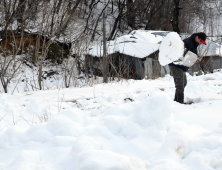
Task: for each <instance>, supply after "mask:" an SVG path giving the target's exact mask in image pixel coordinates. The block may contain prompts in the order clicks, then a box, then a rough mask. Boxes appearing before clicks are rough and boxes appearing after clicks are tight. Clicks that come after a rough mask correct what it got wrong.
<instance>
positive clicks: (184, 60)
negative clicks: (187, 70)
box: [173, 51, 198, 67]
mask: <svg viewBox="0 0 222 170" xmlns="http://www.w3.org/2000/svg"><path fill="white" fill-rule="evenodd" d="M197 58H198V56H197V55H196V54H194V53H193V52H191V51H188V52H187V53H186V55H185V56H184V57H181V58H179V59H178V60H177V61H174V62H173V63H174V64H177V65H183V66H186V67H190V66H192V65H194V63H195V62H196V61H197Z"/></svg>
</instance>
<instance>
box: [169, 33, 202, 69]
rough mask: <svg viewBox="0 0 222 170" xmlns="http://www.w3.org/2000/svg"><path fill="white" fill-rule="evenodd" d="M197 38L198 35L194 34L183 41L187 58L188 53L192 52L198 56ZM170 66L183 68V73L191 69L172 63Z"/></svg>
mask: <svg viewBox="0 0 222 170" xmlns="http://www.w3.org/2000/svg"><path fill="white" fill-rule="evenodd" d="M195 37H196V34H192V35H191V36H190V37H188V38H186V39H184V40H183V42H184V48H185V50H184V54H183V56H185V55H186V53H187V52H188V51H191V52H193V53H195V54H196V55H197V47H198V45H199V44H198V43H197V42H196V41H195ZM169 65H170V66H175V67H178V68H181V69H182V70H183V71H187V70H188V69H189V67H186V66H183V65H176V64H174V63H170V64H169Z"/></svg>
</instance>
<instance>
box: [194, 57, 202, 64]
mask: <svg viewBox="0 0 222 170" xmlns="http://www.w3.org/2000/svg"><path fill="white" fill-rule="evenodd" d="M202 58H203V56H198V58H197V61H196V62H195V63H198V62H200V61H201V60H202Z"/></svg>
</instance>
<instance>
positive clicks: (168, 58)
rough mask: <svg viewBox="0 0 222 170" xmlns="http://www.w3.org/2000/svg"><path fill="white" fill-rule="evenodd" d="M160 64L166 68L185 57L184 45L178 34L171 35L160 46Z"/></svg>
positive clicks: (172, 33)
mask: <svg viewBox="0 0 222 170" xmlns="http://www.w3.org/2000/svg"><path fill="white" fill-rule="evenodd" d="M159 50H160V53H159V62H160V64H161V65H162V66H165V65H167V64H169V63H172V62H173V61H176V60H178V59H179V58H182V57H183V53H184V43H183V41H182V40H181V38H180V36H179V34H177V33H176V32H171V33H169V34H168V35H167V36H166V37H165V38H164V39H163V41H162V43H161V45H160V49H159Z"/></svg>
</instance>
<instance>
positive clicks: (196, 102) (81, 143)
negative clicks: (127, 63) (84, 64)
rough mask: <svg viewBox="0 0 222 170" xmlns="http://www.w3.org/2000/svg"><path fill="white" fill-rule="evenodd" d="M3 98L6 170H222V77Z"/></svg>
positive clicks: (2, 161) (0, 150) (1, 145)
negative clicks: (178, 87) (179, 87)
mask: <svg viewBox="0 0 222 170" xmlns="http://www.w3.org/2000/svg"><path fill="white" fill-rule="evenodd" d="M187 79H188V84H187V87H186V88H185V102H187V103H192V104H190V105H181V104H179V103H176V102H174V101H173V96H174V93H175V88H174V82H173V78H172V77H171V76H169V75H166V76H165V77H164V78H159V79H156V80H141V81H135V80H128V81H126V82H123V81H122V82H121V83H118V82H116V83H115V82H113V83H112V84H100V85H94V86H93V87H84V88H68V89H59V90H58V89H57V90H56V89H55V90H47V91H33V92H24V93H14V95H10V94H1V95H0V122H1V123H0V130H1V132H0V169H10V170H17V169H41V170H42V169H43V170H44V169H45V170H62V169H66V170H69V169H70V170H91V169H98V170H111V169H115V170H134V169H138V170H148V169H150V170H159V169H161V170H162V169H164V170H168V169H169V170H178V169H181V170H193V169H195V170H203V169H204V170H205V169H207V170H213V169H222V147H221V146H222V137H221V133H222V119H221V118H222V115H221V109H222V105H221V102H222V71H218V72H215V73H213V74H207V75H202V76H190V75H188V74H187Z"/></svg>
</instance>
